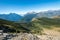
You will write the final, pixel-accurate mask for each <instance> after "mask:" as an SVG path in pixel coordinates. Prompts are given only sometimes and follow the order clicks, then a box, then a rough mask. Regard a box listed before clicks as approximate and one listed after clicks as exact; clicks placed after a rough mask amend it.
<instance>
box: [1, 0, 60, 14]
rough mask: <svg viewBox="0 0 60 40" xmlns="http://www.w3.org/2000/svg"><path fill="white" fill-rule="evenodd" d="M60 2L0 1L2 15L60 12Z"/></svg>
mask: <svg viewBox="0 0 60 40" xmlns="http://www.w3.org/2000/svg"><path fill="white" fill-rule="evenodd" d="M59 9H60V0H0V14H9V13H17V14H19V15H24V14H26V13H27V12H32V11H34V12H40V11H47V10H59Z"/></svg>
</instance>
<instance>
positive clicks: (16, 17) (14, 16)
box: [0, 13, 22, 21]
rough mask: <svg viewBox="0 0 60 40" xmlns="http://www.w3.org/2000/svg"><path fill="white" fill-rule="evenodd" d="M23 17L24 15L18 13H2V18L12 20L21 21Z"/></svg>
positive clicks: (0, 16)
mask: <svg viewBox="0 0 60 40" xmlns="http://www.w3.org/2000/svg"><path fill="white" fill-rule="evenodd" d="M21 18H22V16H20V15H18V14H16V13H10V14H0V19H5V20H10V21H19V20H20V19H21Z"/></svg>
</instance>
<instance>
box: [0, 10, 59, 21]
mask: <svg viewBox="0 0 60 40" xmlns="http://www.w3.org/2000/svg"><path fill="white" fill-rule="evenodd" d="M59 15H60V10H48V11H44V12H39V13H36V12H29V13H26V14H25V15H24V16H21V15H18V14H16V13H10V14H0V18H1V19H5V20H10V21H20V22H29V21H31V20H32V19H33V18H40V17H48V18H51V17H54V16H59Z"/></svg>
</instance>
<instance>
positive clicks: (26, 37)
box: [11, 33, 60, 40]
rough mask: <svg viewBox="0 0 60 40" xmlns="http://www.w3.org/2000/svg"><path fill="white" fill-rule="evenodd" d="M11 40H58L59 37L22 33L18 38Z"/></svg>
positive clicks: (59, 39)
mask: <svg viewBox="0 0 60 40" xmlns="http://www.w3.org/2000/svg"><path fill="white" fill-rule="evenodd" d="M11 40H60V35H54V36H52V35H34V34H28V33H23V34H19V36H17V37H14V38H12V39H11Z"/></svg>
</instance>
